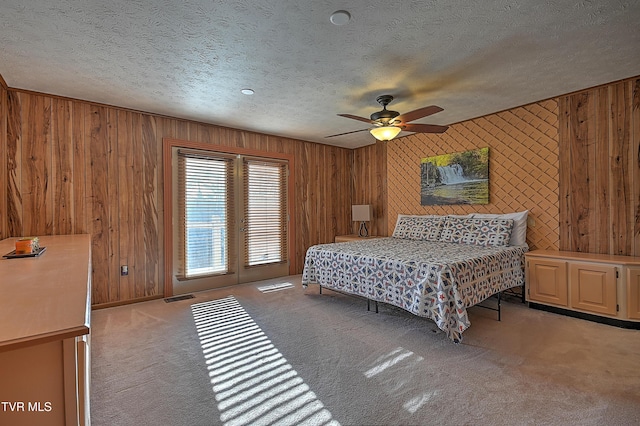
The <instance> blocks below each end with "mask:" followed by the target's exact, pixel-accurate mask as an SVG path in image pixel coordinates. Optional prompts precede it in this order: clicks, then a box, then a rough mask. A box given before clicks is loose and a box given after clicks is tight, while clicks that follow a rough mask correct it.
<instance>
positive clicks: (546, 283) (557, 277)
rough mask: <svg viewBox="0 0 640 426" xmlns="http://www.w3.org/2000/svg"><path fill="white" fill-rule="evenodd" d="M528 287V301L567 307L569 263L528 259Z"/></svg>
mask: <svg viewBox="0 0 640 426" xmlns="http://www.w3.org/2000/svg"><path fill="white" fill-rule="evenodd" d="M527 285H528V286H529V289H528V292H527V295H528V300H530V301H532V302H540V303H547V304H551V305H557V306H565V307H566V306H567V305H568V297H567V296H568V290H567V262H564V261H561V260H555V259H536V258H531V259H527Z"/></svg>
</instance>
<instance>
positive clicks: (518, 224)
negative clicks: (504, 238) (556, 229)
mask: <svg viewBox="0 0 640 426" xmlns="http://www.w3.org/2000/svg"><path fill="white" fill-rule="evenodd" d="M528 214H529V210H525V211H523V212H518V213H505V214H487V213H474V215H473V218H474V219H476V218H478V219H512V220H513V230H512V231H511V240H509V245H510V246H523V245H525V244H527V215H528Z"/></svg>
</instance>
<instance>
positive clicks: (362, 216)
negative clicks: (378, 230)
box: [351, 204, 373, 222]
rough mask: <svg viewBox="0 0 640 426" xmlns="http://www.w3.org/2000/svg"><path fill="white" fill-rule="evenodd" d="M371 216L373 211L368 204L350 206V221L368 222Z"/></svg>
mask: <svg viewBox="0 0 640 426" xmlns="http://www.w3.org/2000/svg"><path fill="white" fill-rule="evenodd" d="M372 216H373V209H372V208H371V206H370V205H369V204H357V205H353V206H351V220H353V221H354V222H368V221H370V220H371V217H372Z"/></svg>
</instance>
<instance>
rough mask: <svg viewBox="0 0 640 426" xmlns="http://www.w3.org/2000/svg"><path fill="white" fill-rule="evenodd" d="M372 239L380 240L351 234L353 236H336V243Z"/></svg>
mask: <svg viewBox="0 0 640 426" xmlns="http://www.w3.org/2000/svg"><path fill="white" fill-rule="evenodd" d="M372 238H380V237H377V236H374V235H369V236H368V237H361V236H360V235H358V234H351V235H336V239H335V242H336V243H346V242H348V241H360V240H369V239H372Z"/></svg>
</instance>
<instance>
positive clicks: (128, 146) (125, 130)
mask: <svg viewBox="0 0 640 426" xmlns="http://www.w3.org/2000/svg"><path fill="white" fill-rule="evenodd" d="M117 120H118V124H117V125H118V142H117V149H118V223H117V225H118V229H119V231H120V238H119V241H118V242H119V247H118V257H119V262H120V265H126V266H127V268H128V274H127V275H124V276H120V277H119V279H118V284H119V290H118V292H119V295H120V299H119V300H130V299H133V298H134V297H135V296H134V291H133V290H134V288H135V281H134V271H135V259H136V256H135V253H136V252H135V248H136V247H135V238H134V236H135V216H134V211H133V206H134V196H133V180H134V149H133V148H134V146H133V143H131V135H132V134H133V117H132V113H131V112H129V111H118V117H117Z"/></svg>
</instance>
